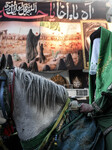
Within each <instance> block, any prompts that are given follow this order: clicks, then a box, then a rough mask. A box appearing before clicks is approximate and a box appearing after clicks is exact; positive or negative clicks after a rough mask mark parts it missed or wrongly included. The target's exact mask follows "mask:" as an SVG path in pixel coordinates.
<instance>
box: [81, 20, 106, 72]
mask: <svg viewBox="0 0 112 150" xmlns="http://www.w3.org/2000/svg"><path fill="white" fill-rule="evenodd" d="M81 26H82V39H83V42H82V43H83V45H82V47H83V59H84V68H85V69H88V67H89V48H90V35H91V34H92V33H93V32H94V31H95V30H97V29H98V28H99V27H100V26H102V27H104V28H106V29H108V22H107V21H105V20H91V21H90V20H86V21H81Z"/></svg>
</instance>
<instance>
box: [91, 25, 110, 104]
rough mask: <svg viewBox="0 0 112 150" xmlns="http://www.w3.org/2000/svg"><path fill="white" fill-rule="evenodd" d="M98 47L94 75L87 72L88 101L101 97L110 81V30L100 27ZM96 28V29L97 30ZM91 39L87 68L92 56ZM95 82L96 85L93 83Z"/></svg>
mask: <svg viewBox="0 0 112 150" xmlns="http://www.w3.org/2000/svg"><path fill="white" fill-rule="evenodd" d="M99 29H100V48H99V57H98V64H97V69H96V75H95V76H93V75H90V74H89V100H90V101H89V102H90V104H91V103H92V102H93V101H94V93H95V99H98V98H99V97H101V92H102V91H106V90H107V89H108V87H109V85H110V84H111V83H112V32H111V31H109V30H107V29H105V28H103V27H100V28H99ZM99 29H98V31H99ZM92 47H93V39H91V44H90V51H89V70H90V63H91V58H92ZM95 83H96V85H95Z"/></svg>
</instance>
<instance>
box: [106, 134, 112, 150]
mask: <svg viewBox="0 0 112 150" xmlns="http://www.w3.org/2000/svg"><path fill="white" fill-rule="evenodd" d="M105 140H106V150H112V132H110V133H109V134H108V135H107V136H106V139H105Z"/></svg>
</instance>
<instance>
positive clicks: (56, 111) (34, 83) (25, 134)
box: [0, 55, 104, 150]
mask: <svg viewBox="0 0 112 150" xmlns="http://www.w3.org/2000/svg"><path fill="white" fill-rule="evenodd" d="M5 62H6V59H5V56H4V55H2V57H1V61H0V87H1V88H4V90H3V89H2V91H4V92H3V93H4V98H3V102H2V107H3V109H2V111H3V114H4V117H5V118H6V119H7V117H8V113H7V110H6V109H5V106H6V103H7V105H8V106H10V104H9V102H8V101H7V100H8V98H7V97H8V96H7V93H8V92H9V90H8V87H9V85H11V86H12V92H11V93H12V94H11V97H12V98H11V100H10V101H12V102H11V104H13V105H11V111H12V117H13V120H14V122H15V125H16V129H17V133H18V137H19V138H20V141H21V145H22V147H23V149H24V150H45V149H46V150H54V149H58V150H68V149H69V150H90V149H91V150H96V149H100V150H104V148H103V146H102V144H101V142H102V141H103V139H102V134H101V132H100V130H99V129H98V128H97V126H96V124H95V121H94V120H93V119H91V118H90V117H86V115H85V114H83V113H80V112H79V111H78V110H77V111H74V110H72V108H71V107H70V106H71V104H72V100H70V98H69V97H68V92H67V90H66V89H65V88H64V87H63V86H61V85H58V84H56V83H54V82H53V81H51V80H48V79H46V78H44V77H42V76H39V75H37V74H34V73H32V72H29V71H25V70H23V69H20V68H16V67H15V68H14V69H13V70H8V69H5ZM6 91H7V92H6ZM0 94H1V93H0ZM1 95H2V94H1Z"/></svg>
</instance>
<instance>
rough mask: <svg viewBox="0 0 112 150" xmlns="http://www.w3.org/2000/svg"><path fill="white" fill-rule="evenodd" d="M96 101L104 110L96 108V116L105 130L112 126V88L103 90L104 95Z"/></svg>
mask: <svg viewBox="0 0 112 150" xmlns="http://www.w3.org/2000/svg"><path fill="white" fill-rule="evenodd" d="M95 103H96V104H97V106H98V107H99V108H100V109H101V110H102V112H101V111H98V110H97V109H95V112H94V117H95V118H96V121H97V123H98V125H99V126H100V128H101V130H102V131H105V130H106V129H107V128H108V127H110V126H112V89H111V90H107V91H106V92H103V93H102V96H101V97H100V98H98V99H96V100H95ZM93 106H94V105H93Z"/></svg>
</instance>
